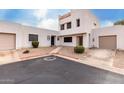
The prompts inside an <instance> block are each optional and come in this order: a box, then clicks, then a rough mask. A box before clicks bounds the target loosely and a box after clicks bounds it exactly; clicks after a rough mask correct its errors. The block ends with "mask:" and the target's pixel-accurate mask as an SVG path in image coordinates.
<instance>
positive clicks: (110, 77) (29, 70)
mask: <svg viewBox="0 0 124 93" xmlns="http://www.w3.org/2000/svg"><path fill="white" fill-rule="evenodd" d="M51 57H55V56H51ZM0 83H16V84H18V83H24V84H28V83H31V84H39V83H40V84H87V83H90V84H99V83H101V84H103V83H108V84H110V83H113V84H114V83H124V76H123V75H120V74H116V73H112V72H109V71H106V70H102V69H98V68H95V67H91V66H88V65H84V64H81V63H77V62H74V61H70V60H66V59H63V58H59V57H56V59H55V60H53V61H45V60H43V58H37V59H32V60H27V61H22V62H17V63H11V64H6V65H1V66H0Z"/></svg>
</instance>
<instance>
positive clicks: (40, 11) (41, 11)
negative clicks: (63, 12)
mask: <svg viewBox="0 0 124 93" xmlns="http://www.w3.org/2000/svg"><path fill="white" fill-rule="evenodd" d="M47 11H48V10H47V9H37V10H34V11H33V15H34V16H35V17H36V18H37V19H38V20H40V19H41V18H44V17H46V15H47Z"/></svg>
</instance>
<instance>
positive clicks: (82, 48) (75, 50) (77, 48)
mask: <svg viewBox="0 0 124 93" xmlns="http://www.w3.org/2000/svg"><path fill="white" fill-rule="evenodd" d="M84 51H85V48H84V47H83V46H76V47H74V52H75V53H84Z"/></svg>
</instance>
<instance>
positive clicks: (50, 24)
mask: <svg viewBox="0 0 124 93" xmlns="http://www.w3.org/2000/svg"><path fill="white" fill-rule="evenodd" d="M38 27H39V28H46V29H52V30H58V19H52V18H49V19H43V20H42V21H41V22H40V23H39V24H38Z"/></svg>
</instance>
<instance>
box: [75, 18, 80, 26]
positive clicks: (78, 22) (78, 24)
mask: <svg viewBox="0 0 124 93" xmlns="http://www.w3.org/2000/svg"><path fill="white" fill-rule="evenodd" d="M76 22H77V27H79V26H80V19H77V20H76Z"/></svg>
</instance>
